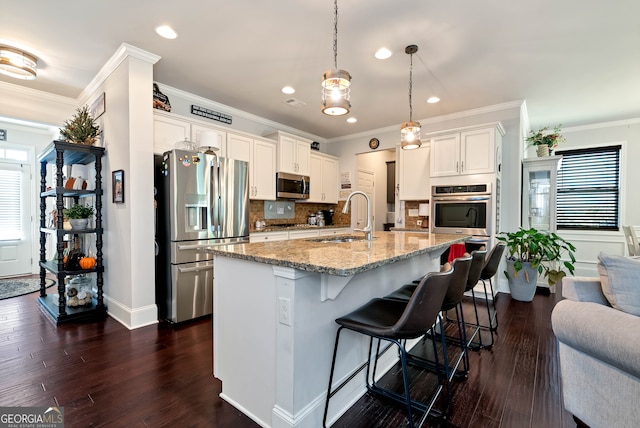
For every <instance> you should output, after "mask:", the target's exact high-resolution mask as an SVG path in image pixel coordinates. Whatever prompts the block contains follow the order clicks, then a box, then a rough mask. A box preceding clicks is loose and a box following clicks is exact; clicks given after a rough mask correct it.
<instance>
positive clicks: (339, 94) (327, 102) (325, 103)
mask: <svg viewBox="0 0 640 428" xmlns="http://www.w3.org/2000/svg"><path fill="white" fill-rule="evenodd" d="M333 66H334V68H333V69H332V70H329V71H326V72H325V73H324V74H323V75H322V112H323V113H324V114H326V115H329V116H342V115H345V114H347V113H349V109H350V108H351V103H350V102H349V99H350V98H351V89H350V87H351V75H350V74H349V72H347V71H344V70H338V0H334V19H333Z"/></svg>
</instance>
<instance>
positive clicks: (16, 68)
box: [0, 45, 38, 80]
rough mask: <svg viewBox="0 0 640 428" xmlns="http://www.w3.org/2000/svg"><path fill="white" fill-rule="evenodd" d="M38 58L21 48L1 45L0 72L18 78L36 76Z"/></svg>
mask: <svg viewBox="0 0 640 428" xmlns="http://www.w3.org/2000/svg"><path fill="white" fill-rule="evenodd" d="M37 62H38V60H37V59H36V57H34V56H33V55H30V54H28V53H26V52H24V51H21V50H20V49H16V48H13V47H11V46H4V45H0V73H1V74H4V75H6V76H11V77H15V78H16V79H24V80H33V79H35V78H36V73H37Z"/></svg>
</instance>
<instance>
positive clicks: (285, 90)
mask: <svg viewBox="0 0 640 428" xmlns="http://www.w3.org/2000/svg"><path fill="white" fill-rule="evenodd" d="M281 91H282V93H283V94H287V95H291V94H295V93H296V90H295V89H293V88H292V87H291V86H285V87H284V88H282V89H281Z"/></svg>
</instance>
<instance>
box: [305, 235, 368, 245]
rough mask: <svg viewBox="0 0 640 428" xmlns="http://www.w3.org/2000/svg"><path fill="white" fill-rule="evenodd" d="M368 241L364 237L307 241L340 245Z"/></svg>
mask: <svg viewBox="0 0 640 428" xmlns="http://www.w3.org/2000/svg"><path fill="white" fill-rule="evenodd" d="M366 240H367V239H366V238H365V237H363V236H348V235H347V236H344V235H343V236H325V237H322V238H313V239H307V241H309V242H321V243H323V244H339V243H342V242H358V241H366Z"/></svg>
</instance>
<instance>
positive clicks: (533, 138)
mask: <svg viewBox="0 0 640 428" xmlns="http://www.w3.org/2000/svg"><path fill="white" fill-rule="evenodd" d="M561 127H562V124H559V125H557V126H555V127H554V128H553V132H550V131H549V127H548V126H545V127H544V128H540V129H539V130H538V131H537V132H535V131H533V130H532V131H531V132H529V136H528V137H527V139H526V141H527V143H529V145H531V146H536V153H537V155H538V157H542V156H549V150H553V149H555V148H556V147H558V144H560V143H564V142H566V140H565V138H564V137H563V136H562V134H561V133H560V131H561V130H562V128H561Z"/></svg>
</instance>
